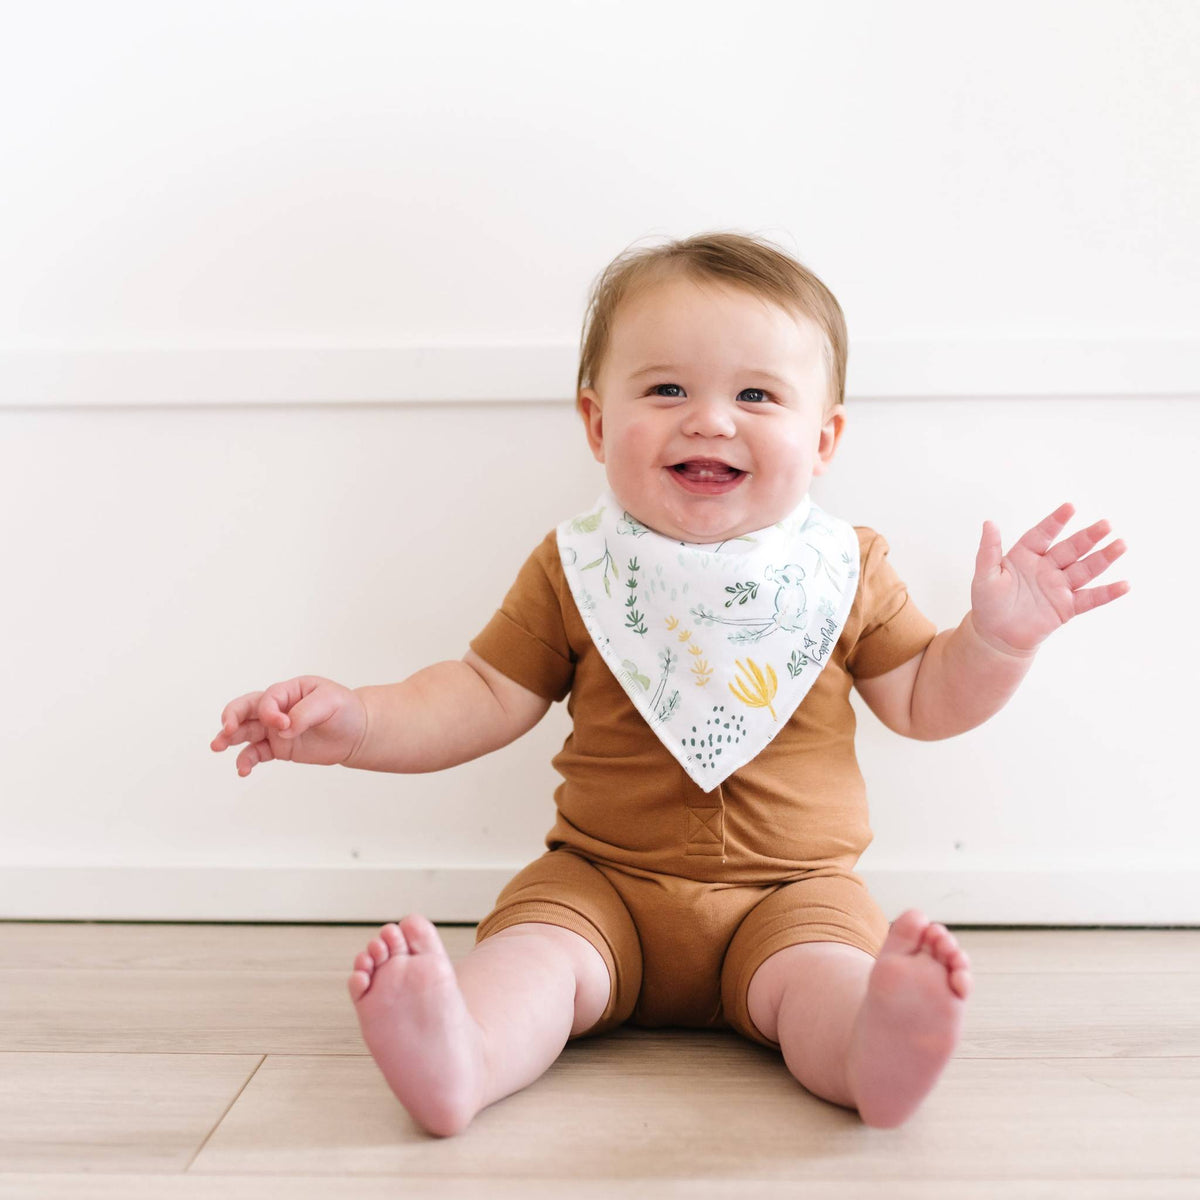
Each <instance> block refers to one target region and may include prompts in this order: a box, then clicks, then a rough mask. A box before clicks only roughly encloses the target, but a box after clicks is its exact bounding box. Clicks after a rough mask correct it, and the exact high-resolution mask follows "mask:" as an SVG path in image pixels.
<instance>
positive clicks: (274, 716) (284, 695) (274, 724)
mask: <svg viewBox="0 0 1200 1200" xmlns="http://www.w3.org/2000/svg"><path fill="white" fill-rule="evenodd" d="M291 706H292V701H291V697H290V696H289V695H288V686H287V684H286V683H273V684H271V686H270V687H269V688H267V690H266V691H265V692H263V694H262V699H261V700H259V702H258V711H257V713H255V716H257V717H258V719H259V720H260V721H261V722H262V723H263V724H264V725H265V726H266V727H267V728H268V729H275V730H281V729H287V728H288V726H289V725H290V724H291V719H290V718H289V717H288V715H287V710H288V709H289V708H291Z"/></svg>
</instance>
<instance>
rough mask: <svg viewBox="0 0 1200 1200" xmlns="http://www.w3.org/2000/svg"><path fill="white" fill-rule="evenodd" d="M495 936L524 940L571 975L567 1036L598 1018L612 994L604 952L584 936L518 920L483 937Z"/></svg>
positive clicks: (581, 1031) (584, 1029)
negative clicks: (572, 991) (571, 1008)
mask: <svg viewBox="0 0 1200 1200" xmlns="http://www.w3.org/2000/svg"><path fill="white" fill-rule="evenodd" d="M499 939H505V940H518V939H520V940H525V941H526V942H527V943H528V944H529V945H530V946H531V947H536V949H537V951H538V952H539V953H542V954H545V955H546V956H548V957H550V958H551V959H554V960H556V961H557V962H559V963H560V964H561V965H562V966H563V967H564V968H565V969H566V970H568V971H569V972H570V973H571V974H572V975H573V976H574V980H575V1017H574V1020H573V1022H572V1024H571V1037H579V1036H581V1035H582V1034H584V1033H587V1032H589V1031H590V1030H591V1029H592V1028H593V1027H594V1026H595V1025H596V1024H597V1023H598V1022H599V1021H600V1018H601V1017H602V1016H603V1015H604V1013H605V1011H606V1010H607V1009H608V1007H609V1002H610V1000H611V998H612V992H613V981H612V975H611V973H610V971H609V967H608V964H607V963H606V962H605V960H604V956H603V955H602V954H601V953H600V951H599V950H597V949H596V947H595V946H594V945H593V944H592V943H591V942H590V941H589V940H588V939H587V938H586V937H584V936H583V935H582V934H580V933H576V932H575V931H574V930H573V929H566V928H564V927H563V926H561V925H551V924H549V923H547V922H543V921H521V922H518V923H517V924H514V925H508V926H506V927H505V928H504V929H498V930H497V931H496V932H495V933H490V934H488V936H487V938H486V941H496V940H499ZM480 944H481V945H483V944H485V942H481V943H480Z"/></svg>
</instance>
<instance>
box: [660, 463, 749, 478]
mask: <svg viewBox="0 0 1200 1200" xmlns="http://www.w3.org/2000/svg"><path fill="white" fill-rule="evenodd" d="M671 470H672V471H675V472H676V473H677V474H679V475H683V476H684V477H685V478H687V479H694V480H706V479H711V480H716V481H726V480H730V479H736V478H737V477H738V476H739V475H744V474H745V472H744V471H740V470H739V469H738V468H737V467H731V466H730V465H729V464H728V463H723V462H721V461H720V459H716V458H689V459H688V460H687V462H681V463H676V464H675V465H674V466H673V467H672V468H671Z"/></svg>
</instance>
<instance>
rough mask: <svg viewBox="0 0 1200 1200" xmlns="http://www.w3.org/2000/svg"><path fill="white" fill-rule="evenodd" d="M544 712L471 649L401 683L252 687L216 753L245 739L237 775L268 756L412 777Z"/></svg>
mask: <svg viewBox="0 0 1200 1200" xmlns="http://www.w3.org/2000/svg"><path fill="white" fill-rule="evenodd" d="M549 708H550V701H549V700H547V699H545V698H544V697H542V696H539V695H537V694H536V693H535V692H531V691H529V689H528V688H525V687H522V686H521V685H520V684H518V683H515V682H514V681H513V680H511V679H509V678H508V677H507V676H505V675H503V674H501V673H500V672H499V671H497V670H496V669H495V668H494V667H492V666H490V665H489V664H488V663H486V662H484V660H483V659H482V658H480V657H479V656H478V655H477V654H476V653H475V652H474V651H473V650H468V651H467V653H466V655H464V657H463V658H462V659H461V660H460V661H447V662H440V663H435V664H434V665H433V666H431V667H426V668H424V670H421V671H418V672H417V673H416V674H415V675H411V676H409V678H407V679H405V680H403V681H402V682H400V683H392V684H385V685H383V686H379V687H361V688H356V689H354V690H353V691H351V690H350V689H349V688H345V687H343V686H342V685H341V684H340V683H334V682H333V680H331V679H321V678H320V677H318V676H315V675H304V676H300V677H299V678H297V679H292V680H288V681H287V682H286V683H276V684H272V685H271V687H269V688H268V689H267V690H266V691H265V692H251V693H249V694H247V695H245V696H241V697H239V698H238V699H237V700H233V701H231V702H230V703H229V704H227V705H226V706H225V710H224V712H222V714H221V732H220V733H219V734H217V736H216V737H215V738H214V739H213V741H212V749H213V750H216V751H221V750H225V749H227V748H228V747H229V746H234V745H237V744H239V743H240V742H248V743H249V745H248V746H247V747H246V749H245V750H243V751H242V752H241V754H240V755H238V759H237V768H238V774H239V775H249V774H250V772H251V771H252V770H253V769H254V767H255V766H256V765H257V764H258V763H260V762H270V761H271V760H272V759H273V758H282V759H286V760H288V761H291V762H307V763H322V764H333V763H341V764H342V765H343V766H346V767H360V768H362V769H363V770H367V771H396V772H401V773H405V774H417V773H420V772H426V771H440V770H442V769H443V768H445V767H452V766H455V765H457V764H458V763H462V762H467V761H469V760H470V759H473V758H479V757H480V756H481V755H484V754H488V753H490V752H491V751H493V750H498V749H500V747H501V746H507V745H508V743H509V742H511V741H514V740H515V739H516V738H518V737H520V736H521V734H523V733H526V732H527V731H528V730H530V729H532V728H533V727H534V725H536V724H537V723H538V721H540V720H541V719H542V717H544V716H545V715H546V712H547V710H548V709H549Z"/></svg>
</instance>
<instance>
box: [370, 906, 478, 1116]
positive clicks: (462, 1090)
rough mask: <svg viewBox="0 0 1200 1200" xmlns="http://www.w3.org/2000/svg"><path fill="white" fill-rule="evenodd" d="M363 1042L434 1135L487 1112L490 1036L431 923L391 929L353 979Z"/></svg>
mask: <svg viewBox="0 0 1200 1200" xmlns="http://www.w3.org/2000/svg"><path fill="white" fill-rule="evenodd" d="M347 982H348V984H349V988H350V998H351V999H352V1000H353V1001H354V1007H355V1009H356V1010H357V1011H358V1022H359V1024H360V1025H361V1026H362V1035H363V1040H364V1041H365V1042H366V1043H367V1048H368V1049H369V1050H370V1051H371V1054H372V1056H373V1057H374V1059H375V1061H376V1063H378V1065H379V1069H380V1070H381V1071H382V1072H383V1077H384V1078H385V1079H386V1080H387V1081H388V1086H389V1087H390V1088H391V1089H392V1091H393V1092H395V1094H396V1097H397V1098H398V1099H399V1101H400V1103H401V1104H403V1105H404V1107H405V1108H406V1109H408V1112H409V1115H410V1116H411V1117H412V1119H413V1120H414V1121H416V1123H417V1124H418V1125H420V1126H421V1128H422V1129H424V1130H425V1131H426V1132H427V1133H432V1134H436V1135H438V1136H439V1137H446V1136H448V1135H450V1134H454V1133H460V1132H461V1131H462V1130H464V1129H465V1128H466V1127H467V1126H468V1125H469V1124H470V1123H471V1119H472V1118H473V1117H474V1116H475V1114H476V1113H477V1112H478V1111H479V1110H480V1108H482V1107H483V1090H484V1076H485V1064H484V1057H483V1035H482V1033H481V1032H480V1029H479V1026H478V1025H477V1024H476V1022H475V1019H474V1018H473V1017H472V1016H471V1014H470V1012H468V1011H467V1006H466V1002H465V1001H464V1000H463V996H462V992H461V991H460V990H459V987H458V978H457V977H456V975H455V973H454V967H453V966H452V964H451V962H450V959H449V957H448V956H447V954H446V948H445V947H444V946H443V945H442V939H441V938H440V937H439V936H438V932H437V930H436V929H435V928H434V927H433V925H432V924H430V922H429V921H427V920H426V919H425V918H424V917H421V916H417V915H415V914H414V915H413V916H408V917H405V918H404V920H403V921H401V922H400V924H399V925H385V926H383V928H382V929H380V931H379V937H377V938H374V939H372V941H371V942H370V943H369V944H368V945H367V948H366V950H364V951H363V952H362V954H360V955H359V956H358V957H357V958H356V959H355V960H354V971H353V973H352V974H351V976H350V978H349V980H348V981H347Z"/></svg>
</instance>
